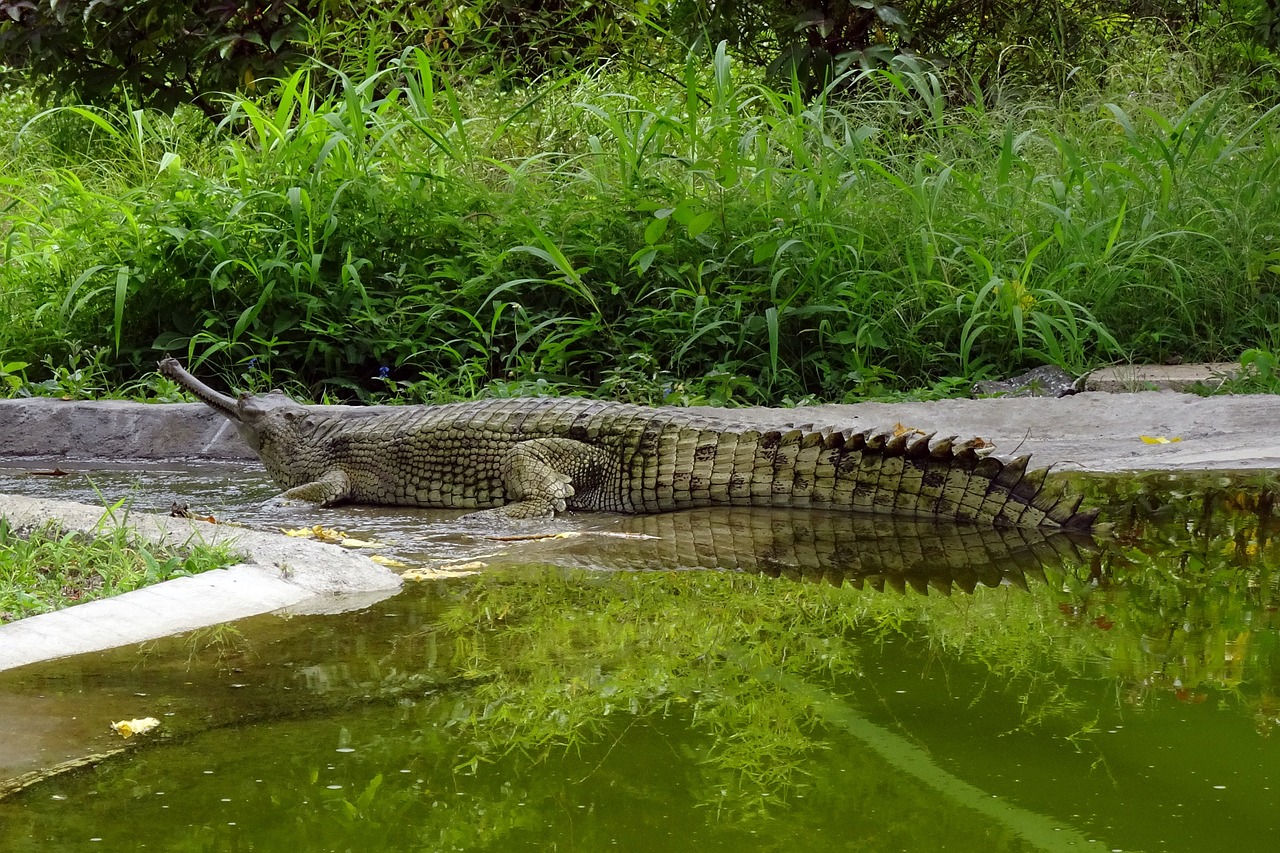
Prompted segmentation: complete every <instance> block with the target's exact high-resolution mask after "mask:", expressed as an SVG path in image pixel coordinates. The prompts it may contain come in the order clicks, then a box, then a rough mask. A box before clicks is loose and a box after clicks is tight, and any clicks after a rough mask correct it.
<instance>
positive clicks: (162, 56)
mask: <svg viewBox="0 0 1280 853" xmlns="http://www.w3.org/2000/svg"><path fill="white" fill-rule="evenodd" d="M316 5H317V4H316V3H314V2H301V3H299V2H289V0H206V2H200V0H187V2H170V0H0V55H2V56H3V57H4V61H5V63H6V64H7V65H9V66H10V67H13V68H16V69H18V70H20V71H22V72H25V74H26V75H27V76H28V77H29V78H30V79H31V81H32V82H33V83H34V84H35V86H36V89H37V91H38V93H39V94H41V95H43V96H45V97H48V96H51V95H56V96H61V95H63V94H66V95H69V96H70V97H71V98H73V99H74V100H76V101H79V102H83V103H103V102H107V101H111V100H113V99H115V98H116V97H117V96H119V95H121V94H125V95H127V96H128V97H129V98H130V99H131V100H133V101H134V103H136V104H143V105H146V106H149V107H154V108H157V109H162V110H172V109H173V108H174V107H176V106H177V105H178V104H180V103H192V104H195V105H196V106H198V107H200V108H201V109H203V110H204V111H205V112H206V113H210V114H212V113H216V112H217V106H216V102H215V100H214V96H215V95H216V94H217V93H220V92H226V91H239V90H243V89H245V88H249V87H252V86H253V84H254V81H255V80H256V79H257V78H259V77H263V76H267V75H275V74H278V73H279V72H280V70H281V69H282V68H284V67H285V66H286V65H287V64H288V63H289V62H290V61H293V60H296V59H299V58H301V56H302V54H301V53H300V52H299V50H298V49H297V47H296V46H295V45H293V44H292V39H294V38H295V37H297V36H298V35H299V34H300V33H301V32H302V30H301V25H302V23H303V21H304V20H306V18H307V16H308V14H309V13H312V12H313V11H314V8H313V7H315V6H316Z"/></svg>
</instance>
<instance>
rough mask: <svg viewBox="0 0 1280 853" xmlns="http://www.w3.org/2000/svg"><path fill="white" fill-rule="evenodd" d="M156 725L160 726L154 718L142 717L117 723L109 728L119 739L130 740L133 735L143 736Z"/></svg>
mask: <svg viewBox="0 0 1280 853" xmlns="http://www.w3.org/2000/svg"><path fill="white" fill-rule="evenodd" d="M158 725H160V721H159V720H157V719H156V718H155V717H142V718H141V719H137V720H121V721H120V722H118V723H112V724H111V728H112V729H114V730H115V733H116V734H118V735H120V737H123V738H130V737H133V736H134V735H145V734H146V733H147V732H149V731H151V730H152V729H154V728H155V727H156V726H158Z"/></svg>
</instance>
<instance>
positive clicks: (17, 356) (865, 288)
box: [0, 48, 1280, 403]
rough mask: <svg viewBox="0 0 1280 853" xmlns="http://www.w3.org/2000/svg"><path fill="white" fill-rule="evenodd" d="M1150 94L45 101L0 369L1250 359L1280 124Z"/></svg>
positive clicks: (1186, 95)
mask: <svg viewBox="0 0 1280 853" xmlns="http://www.w3.org/2000/svg"><path fill="white" fill-rule="evenodd" d="M1152 73H1153V74H1155V75H1156V76H1155V77H1154V79H1152V80H1148V81H1146V82H1145V83H1144V86H1145V88H1143V89H1131V88H1130V86H1131V85H1132V84H1134V82H1135V80H1136V79H1138V78H1137V77H1135V75H1134V74H1133V73H1126V74H1120V75H1117V77H1116V78H1115V79H1114V80H1111V81H1109V82H1108V81H1107V80H1103V81H1102V82H1100V83H1098V84H1097V86H1095V87H1092V88H1085V87H1083V86H1082V87H1078V88H1077V89H1076V90H1074V91H1073V92H1072V93H1071V94H1070V95H1068V96H1059V97H1058V98H1057V99H1056V100H1052V101H1040V100H1035V99H1033V98H1029V97H1023V98H1021V99H1019V100H1016V101H1015V100H1011V99H1008V98H1003V99H1001V100H1000V101H999V102H998V103H988V102H987V100H986V99H985V98H984V94H983V93H982V92H981V91H978V90H977V89H973V90H971V91H968V92H959V93H957V92H956V91H954V89H953V88H952V87H951V83H950V82H948V81H946V80H944V79H943V78H941V77H940V76H938V75H937V74H936V73H935V72H933V71H930V70H929V69H927V68H924V67H917V66H913V65H909V64H900V65H899V66H897V67H896V68H895V69H893V70H878V71H871V72H859V73H857V74H856V75H852V76H850V77H849V78H847V79H844V80H842V81H840V90H841V91H842V92H843V93H844V94H842V95H841V96H840V97H839V98H836V97H834V96H831V95H821V96H819V97H817V98H815V99H805V98H803V97H801V95H800V94H799V93H798V91H795V90H792V91H786V90H783V91H779V90H777V89H774V88H770V87H769V86H766V85H764V84H763V83H761V82H760V81H759V80H755V79H750V78H749V77H746V76H744V75H742V74H741V73H740V72H739V69H737V68H736V67H735V66H734V64H733V62H732V61H731V59H730V58H729V57H728V55H727V54H726V53H725V51H724V50H723V48H722V49H721V50H719V51H717V52H716V53H715V54H714V55H713V56H712V57H710V58H709V59H708V60H706V61H703V60H701V59H696V58H691V59H690V60H689V61H688V62H687V63H686V65H685V67H684V68H683V69H680V70H679V73H678V74H676V75H674V76H675V79H677V80H678V81H679V85H676V84H674V83H672V82H671V81H669V80H667V79H666V78H655V77H645V78H636V77H630V78H625V79H624V77H623V76H622V75H621V74H618V75H611V74H605V73H602V74H597V75H581V74H579V75H574V76H570V77H565V78H560V79H556V80H547V81H543V82H540V83H538V84H535V85H529V86H525V87H522V88H520V87H517V88H514V89H511V88H508V89H500V88H498V87H495V86H491V85H488V84H486V82H485V81H472V82H468V83H464V82H462V81H459V80H454V79H451V78H450V77H449V76H447V75H444V74H442V73H440V71H439V69H438V67H437V66H436V65H435V64H434V63H433V62H432V60H431V58H430V57H429V56H427V55H426V54H424V53H422V52H420V51H412V52H409V53H407V54H406V55H405V56H404V58H403V59H402V61H400V62H399V63H397V64H395V65H393V66H392V67H388V68H385V69H383V70H381V71H377V72H374V73H372V74H370V75H368V76H349V75H346V74H343V73H342V72H340V71H337V70H335V69H328V68H322V67H317V68H313V69H310V70H308V71H301V72H298V73H297V74H294V75H293V76H292V77H290V78H288V79H286V80H282V81H279V82H278V83H277V84H276V86H275V88H274V89H273V90H272V91H271V92H270V93H269V94H268V95H267V96H265V97H263V98H261V99H259V100H250V99H236V100H233V101H232V103H231V104H230V110H229V117H228V118H227V120H226V121H224V122H223V123H222V124H221V125H220V126H219V127H217V128H211V127H208V126H201V125H200V123H199V122H198V121H196V120H195V119H193V118H192V117H184V116H182V114H179V117H178V119H177V121H176V123H174V122H170V121H168V120H166V119H163V118H161V117H158V116H153V115H151V114H148V113H142V112H131V113H124V112H120V113H111V112H102V111H91V110H88V109H84V108H78V107H68V108H62V109H59V110H53V111H49V112H46V113H43V114H41V115H38V116H36V117H34V118H32V119H31V120H30V121H29V122H27V124H26V125H25V126H23V127H22V129H21V131H20V132H19V133H16V134H15V138H14V140H13V145H12V146H10V148H9V153H8V155H7V156H8V157H9V158H10V159H9V163H8V164H7V168H6V170H5V174H6V175H8V176H9V177H8V178H7V179H6V180H5V182H4V183H3V185H2V186H0V192H3V193H4V194H5V195H6V196H7V199H6V201H5V204H6V208H7V215H8V217H9V221H8V227H7V229H6V231H5V234H4V239H5V246H4V249H5V264H4V266H3V267H2V268H0V302H2V303H3V304H2V305H0V307H2V308H3V309H4V310H5V311H6V313H7V314H8V315H9V316H12V317H13V318H14V322H13V323H11V324H10V325H9V326H8V327H6V328H4V329H0V361H23V362H28V363H31V364H36V363H39V362H40V361H41V359H42V358H44V357H45V356H47V355H49V354H50V353H58V352H60V351H61V350H64V349H68V348H70V347H71V346H72V345H73V344H81V345H83V346H107V347H110V348H111V350H112V351H113V352H114V353H115V354H116V355H115V358H116V359H117V362H118V363H119V364H120V365H122V369H125V370H128V369H133V370H137V369H145V367H146V366H147V365H148V364H149V363H151V362H152V361H153V360H154V358H155V357H156V355H157V354H158V352H159V351H160V350H170V351H178V352H180V353H184V354H186V355H188V356H189V357H191V358H192V359H193V360H195V361H197V362H205V361H207V362H209V364H208V365H206V366H205V369H206V370H219V371H223V372H231V371H235V372H237V373H239V374H240V375H241V376H242V377H243V378H242V379H238V380H236V381H238V382H242V383H245V382H247V383H249V384H251V385H252V384H254V383H256V382H263V383H265V382H267V381H268V379H269V376H268V375H269V374H276V375H277V377H285V376H296V377H297V378H299V379H301V380H302V381H303V382H305V383H307V384H309V385H311V386H312V388H313V390H315V391H316V392H317V393H318V392H320V391H321V390H323V389H327V388H332V387H335V386H336V387H337V388H338V389H340V390H341V393H347V394H350V393H355V394H361V395H363V394H365V393H366V392H368V391H369V390H378V389H383V390H385V389H386V388H387V387H388V386H389V387H390V388H391V390H393V391H396V392H399V393H401V394H403V395H405V396H410V397H414V398H421V399H447V398H453V397H457V396H471V395H476V394H505V393H515V392H530V391H532V392H534V393H540V392H542V391H543V390H544V389H545V390H547V391H577V390H583V389H585V390H587V391H591V392H594V391H599V392H600V393H607V394H611V395H614V396H622V397H628V398H633V399H640V400H647V401H657V400H668V401H686V402H687V401H702V400H710V401H714V402H743V403H776V402H783V401H788V400H789V401H798V400H802V399H807V398H815V397H816V398H822V399H833V400H841V399H853V398H856V397H858V396H862V395H867V394H876V393H882V392H884V391H885V390H895V389H896V390H904V389H912V388H922V387H923V388H927V387H929V386H930V385H934V384H938V383H941V385H940V387H944V388H945V387H949V385H954V384H956V380H957V378H962V379H964V380H968V379H972V378H977V377H981V376H989V375H1000V374H1007V373H1009V372H1012V371H1014V370H1016V369H1018V368H1021V367H1025V366H1031V365H1035V364H1040V363H1050V362H1051V363H1057V364H1061V365H1063V366H1065V367H1068V368H1070V369H1077V370H1078V369H1082V368H1084V367H1086V366H1089V365H1092V364H1096V363H1099V362H1106V361H1114V360H1125V359H1134V360H1165V359H1168V358H1172V357H1180V358H1184V359H1188V360H1190V359H1200V358H1218V357H1223V356H1227V357H1237V356H1238V355H1239V353H1240V352H1241V351H1243V350H1245V349H1247V348H1250V347H1259V346H1261V347H1274V346H1275V339H1276V334H1275V332H1276V329H1277V328H1280V304H1278V303H1277V298H1276V295H1275V286H1276V284H1277V279H1278V273H1280V244H1277V235H1280V201H1277V194H1276V193H1275V192H1273V191H1271V190H1270V187H1271V186H1272V185H1273V184H1274V183H1275V171H1276V168H1277V162H1278V161H1280V156H1278V153H1277V146H1276V143H1275V141H1274V139H1275V137H1276V124H1277V113H1276V110H1275V109H1272V110H1266V109H1264V108H1262V107H1260V106H1258V105H1256V104H1254V103H1251V102H1250V101H1249V100H1248V99H1247V98H1245V96H1244V95H1243V94H1242V92H1240V91H1238V90H1233V89H1206V88H1205V87H1204V86H1201V85H1199V84H1198V83H1197V82H1196V79H1195V78H1194V76H1192V75H1190V73H1189V72H1188V71H1187V70H1186V66H1185V65H1179V64H1176V63H1170V64H1169V66H1168V67H1166V68H1164V69H1163V70H1160V71H1159V72H1158V73H1157V72H1152ZM1159 75H1165V76H1164V77H1161V76H1159ZM1166 78H1168V79H1166ZM850 93H851V94H850ZM956 104H960V106H956ZM382 368H386V369H385V370H383V369H382ZM379 377H382V378H379Z"/></svg>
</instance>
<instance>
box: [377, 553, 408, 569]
mask: <svg viewBox="0 0 1280 853" xmlns="http://www.w3.org/2000/svg"><path fill="white" fill-rule="evenodd" d="M369 559H370V560H373V561H374V562H375V563H377V564H378V565H380V566H388V567H389V568H392V569H400V568H403V567H405V566H407V565H408V563H402V562H400V561H399V560H395V559H392V558H391V557H384V556H382V555H381V554H374V555H373V556H372V557H370V558H369Z"/></svg>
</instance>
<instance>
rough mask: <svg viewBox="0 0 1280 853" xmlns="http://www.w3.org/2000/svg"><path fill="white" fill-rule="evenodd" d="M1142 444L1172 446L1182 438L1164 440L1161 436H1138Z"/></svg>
mask: <svg viewBox="0 0 1280 853" xmlns="http://www.w3.org/2000/svg"><path fill="white" fill-rule="evenodd" d="M1138 438H1140V439H1142V442H1143V443H1144V444H1173V443H1174V442H1175V441H1182V437H1181V436H1179V437H1177V438H1165V437H1164V436H1163V435H1140V436H1138Z"/></svg>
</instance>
